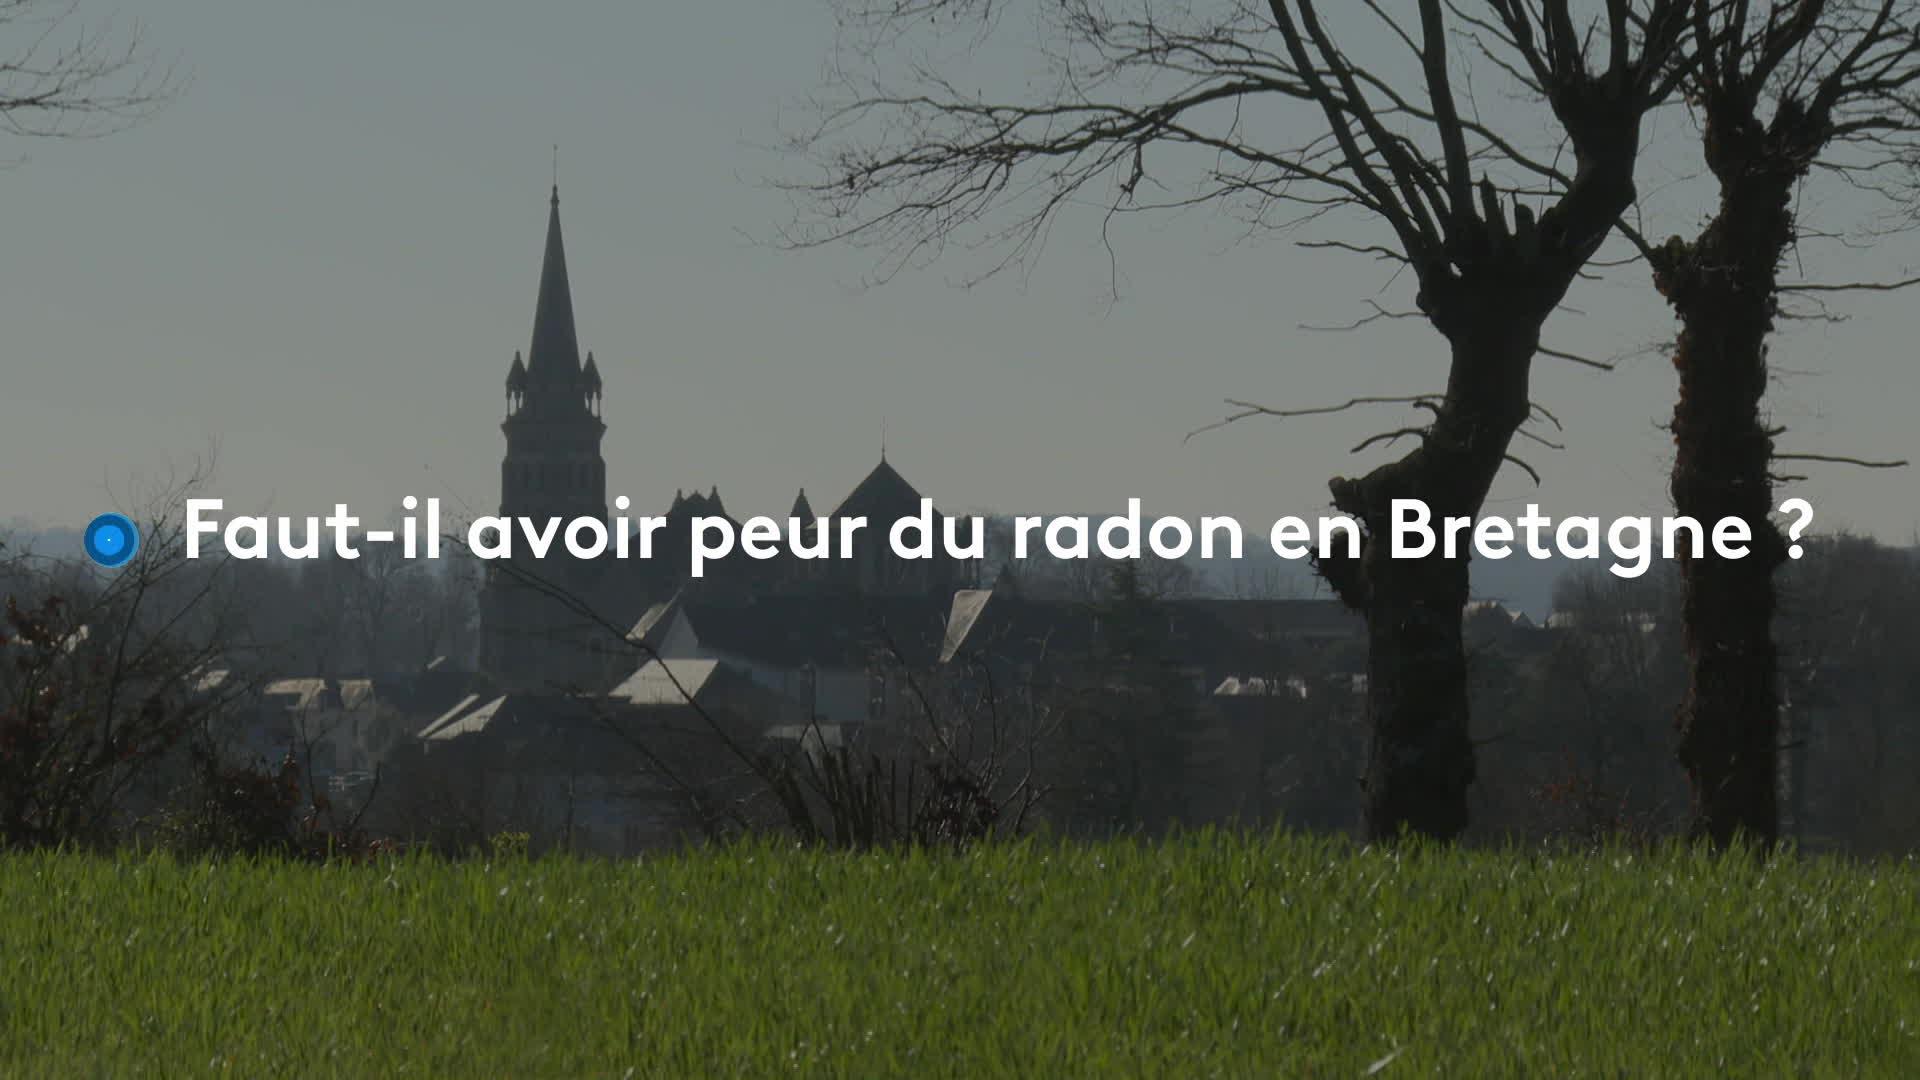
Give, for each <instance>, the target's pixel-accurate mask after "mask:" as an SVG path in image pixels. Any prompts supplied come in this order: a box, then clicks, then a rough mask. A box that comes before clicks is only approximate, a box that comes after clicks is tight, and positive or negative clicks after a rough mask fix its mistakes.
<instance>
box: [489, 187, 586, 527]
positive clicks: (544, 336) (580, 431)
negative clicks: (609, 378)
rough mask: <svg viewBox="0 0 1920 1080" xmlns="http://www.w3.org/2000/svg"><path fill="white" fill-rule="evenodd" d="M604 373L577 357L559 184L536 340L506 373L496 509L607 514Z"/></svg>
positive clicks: (550, 211)
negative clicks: (602, 409) (603, 455)
mask: <svg viewBox="0 0 1920 1080" xmlns="http://www.w3.org/2000/svg"><path fill="white" fill-rule="evenodd" d="M600 379H601V375H600V367H599V365H598V364H596V363H593V362H591V360H589V363H588V364H587V365H585V366H584V367H583V366H582V365H581V363H580V344H579V340H578V338H577V336H576V334H575V331H574V325H573V290H572V288H571V284H570V283H569V282H568V280H567V252H566V246H565V245H564V244H563V243H562V242H561V239H560V189H559V186H558V185H555V187H554V189H553V194H552V196H551V198H550V199H549V200H548V206H547V243H546V250H545V253H544V255H543V257H542V259H541V262H540V292H539V296H538V299H537V300H536V302H535V304H534V309H533V341H532V344H531V346H530V347H529V348H528V349H527V354H526V360H525V362H524V363H523V362H522V361H521V359H520V355H519V354H518V353H515V354H514V358H513V366H512V367H511V368H509V369H508V371H507V419H506V422H505V424H503V425H502V430H504V431H505V432H506V436H507V456H506V460H505V461H503V462H502V463H501V473H500V505H501V512H502V513H504V514H507V515H509V516H513V515H521V514H524V515H528V516H535V517H540V516H547V515H556V516H563V517H569V518H571V517H577V516H590V517H597V518H602V519H604V518H605V517H606V516H607V512H606V504H607V499H606V490H607V489H606V464H605V462H604V460H603V459H602V458H601V456H600V437H601V435H602V434H603V433H604V432H605V431H606V425H605V424H604V423H602V422H601V420H600V415H599V414H600V409H599V405H600V392H601V382H600Z"/></svg>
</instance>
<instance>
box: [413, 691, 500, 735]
mask: <svg viewBox="0 0 1920 1080" xmlns="http://www.w3.org/2000/svg"><path fill="white" fill-rule="evenodd" d="M506 703H507V699H506V698H505V697H504V696H502V697H497V698H493V699H492V700H490V701H486V702H484V703H483V702H482V701H481V699H480V695H478V694H468V695H467V696H466V697H464V698H462V699H460V703H459V704H457V705H455V706H454V707H453V708H451V709H448V710H447V711H446V712H445V713H443V714H441V716H440V717H439V718H438V719H436V720H434V722H433V723H431V724H428V725H427V726H426V727H423V728H421V729H420V735H419V737H420V738H422V739H433V740H438V741H444V740H447V739H452V738H456V737H458V736H461V735H470V734H473V733H475V732H479V731H485V730H486V727H487V724H488V723H489V722H491V721H492V720H493V717H494V714H496V713H498V712H499V711H500V707H501V706H503V705H505V704H506Z"/></svg>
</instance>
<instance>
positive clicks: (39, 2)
mask: <svg viewBox="0 0 1920 1080" xmlns="http://www.w3.org/2000/svg"><path fill="white" fill-rule="evenodd" d="M178 89H179V87H178V84H177V82H176V80H175V78H174V73H173V71H172V70H171V69H169V68H168V67H166V66H165V65H163V64H161V63H159V62H158V61H157V60H156V58H155V57H154V56H153V55H152V54H150V53H149V52H148V51H147V49H146V46H145V40H144V35H143V34H142V32H141V30H140V28H139V27H138V26H137V25H135V26H133V27H131V28H130V29H129V30H128V31H127V32H126V33H124V34H123V33H121V32H120V30H119V28H118V27H116V26H115V25H113V23H111V22H93V23H89V22H87V21H85V20H83V19H80V18H79V17H78V12H77V10H76V4H75V3H73V2H69V0H54V2H48V0H0V132H6V133H8V134H12V135H32V136H53V137H63V138H82V137H89V136H94V135H103V134H106V133H108V132H111V131H117V130H119V129H121V128H124V127H127V126H129V125H131V124H134V123H138V122H139V121H141V120H143V119H145V118H146V117H148V116H149V115H151V114H152V113H153V111H154V110H156V109H158V108H159V107H160V106H162V105H164V104H166V103H167V101H169V100H170V99H171V98H172V97H173V96H174V94H175V93H176V92H177V90H178Z"/></svg>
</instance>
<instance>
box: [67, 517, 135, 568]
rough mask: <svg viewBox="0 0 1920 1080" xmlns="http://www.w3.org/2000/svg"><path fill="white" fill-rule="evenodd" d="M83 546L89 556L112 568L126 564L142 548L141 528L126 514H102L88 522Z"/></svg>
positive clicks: (82, 542)
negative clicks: (128, 518)
mask: <svg viewBox="0 0 1920 1080" xmlns="http://www.w3.org/2000/svg"><path fill="white" fill-rule="evenodd" d="M80 543H81V546H82V547H84V548H86V549H87V558H89V559H92V560H93V561H94V562H96V563H98V564H100V565H101V566H104V567H106V568H108V569H109V570H111V569H112V568H114V567H116V566H125V565H126V563H127V560H129V559H131V558H133V555H134V552H136V551H139V550H140V530H139V529H138V528H137V527H135V525H134V524H133V522H131V521H129V520H127V517H126V515H124V514H101V515H100V516H99V517H97V518H94V519H93V520H92V521H89V522H87V532H86V535H85V536H84V537H83V538H82V539H81V542H80Z"/></svg>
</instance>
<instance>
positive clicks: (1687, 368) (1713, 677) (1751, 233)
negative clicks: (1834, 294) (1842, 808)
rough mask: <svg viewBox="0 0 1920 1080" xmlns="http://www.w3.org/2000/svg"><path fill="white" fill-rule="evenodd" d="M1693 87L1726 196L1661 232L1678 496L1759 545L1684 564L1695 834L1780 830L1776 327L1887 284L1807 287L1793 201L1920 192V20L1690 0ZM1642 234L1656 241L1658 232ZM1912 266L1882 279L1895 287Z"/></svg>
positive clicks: (1819, 6)
mask: <svg viewBox="0 0 1920 1080" xmlns="http://www.w3.org/2000/svg"><path fill="white" fill-rule="evenodd" d="M1688 6H1689V7H1690V8H1691V9H1692V11H1691V19H1690V25H1691V27H1692V35H1693V38H1694V40H1693V43H1692V47H1691V48H1692V52H1693V53H1694V54H1695V55H1696V56H1697V58H1698V59H1697V63H1696V64H1694V65H1693V66H1692V67H1691V68H1690V69H1689V76H1688V81H1687V101H1688V103H1689V106H1690V107H1691V108H1692V109H1693V110H1694V112H1695V113H1696V115H1697V117H1698V119H1699V123H1700V131H1701V144H1702V148H1703V150H1704V154H1705V158H1706V165H1707V168H1708V170H1709V171H1710V172H1711V174H1712V176H1713V178H1714V179H1715V180H1716V181H1717V182H1718V185H1719V206H1718V210H1717V213H1716V214H1715V215H1714V217H1713V218H1712V220H1711V221H1709V222H1708V223H1707V225H1706V227H1705V228H1704V229H1702V230H1701V232H1700V233H1699V234H1698V235H1697V236H1696V237H1695V238H1694V239H1693V240H1692V241H1686V240H1682V239H1681V238H1680V237H1677V236H1676V237H1674V238H1672V239H1670V240H1668V241H1667V242H1666V243H1665V244H1664V245H1663V246H1661V247H1658V248H1653V247H1650V246H1649V247H1646V248H1645V250H1646V252H1647V256H1648V260H1649V262H1651V264H1652V266H1653V268H1654V277H1655V281H1656V283H1657V284H1658V286H1659V288H1660V291H1661V292H1662V293H1663V294H1664V295H1665V296H1666V297H1667V299H1668V301H1669V302H1670V303H1671V304H1672V305H1673V309H1674V311H1675V312H1676V313H1677V314H1678V316H1679V319H1680V336H1679V341H1678V344H1677V347H1676V349H1675V351H1674V357H1673V361H1674V366H1675V367H1676V368H1677V369H1678V370H1679V373H1680V396H1679V401H1678V403H1677V404H1676V405H1675V406H1674V411H1673V439H1674V447H1675V454H1674V463H1673V473H1672V490H1673V501H1674V508H1675V509H1676V510H1678V511H1679V512H1680V513H1681V514H1684V515H1688V516H1691V517H1694V518H1696V519H1698V520H1700V521H1707V522H1712V521H1718V520H1720V519H1722V518H1729V517H1732V518H1739V519H1741V520H1743V521H1745V522H1746V523H1747V526H1748V529H1749V530H1750V531H1751V534H1752V536H1753V543H1752V551H1751V553H1750V554H1748V555H1747V556H1746V557H1745V558H1741V559H1725V558H1721V557H1719V556H1718V555H1717V554H1714V553H1713V552H1711V551H1707V552H1705V553H1703V556H1702V557H1701V558H1697V559H1696V558H1686V557H1684V554H1683V558H1682V561H1681V574H1682V580H1683V586H1684V614H1683V619H1684V622H1685V628H1686V635H1685V636H1686V652H1687V660H1688V666H1689V685H1688V688H1687V692H1686V696H1685V699H1684V701H1683V702H1682V704H1681V706H1680V712H1679V720H1678V726H1679V729H1680V745H1679V759H1680V763H1681V765H1682V766H1683V767H1684V768H1685V769H1686V772H1687V776H1688V778H1689V780H1690V781H1691V783H1692V787H1693V799H1694V807H1693V824H1692V829H1693V831H1694V832H1695V833H1696V834H1699V835H1702V836H1705V837H1708V838H1711V839H1712V840H1713V841H1714V842H1715V843H1717V844H1727V843H1729V842H1731V841H1732V840H1733V839H1734V837H1735V835H1736V834H1741V833H1745V834H1747V836H1748V837H1749V839H1751V840H1753V841H1756V842H1758V843H1760V844H1763V845H1765V844H1771V843H1772V842H1773V841H1774V839H1775V837H1776V834H1777V832H1778V828H1779V824H1778V809H1777V807H1776V805H1775V803H1776V793H1775V777H1776V774H1777V754H1778V746H1777V743H1778V740H1779V730H1778V729H1779V719H1778V710H1779V706H1780V699H1779V692H1778V686H1777V680H1778V657H1777V653H1776V648H1775V643H1774V639H1773V631H1772V622H1773V614H1774V605H1775V598H1774V570H1775V569H1776V568H1777V567H1778V566H1779V565H1780V564H1781V563H1782V562H1783V561H1784V560H1785V559H1786V557H1787V545H1786V541H1785V539H1784V538H1783V537H1782V536H1781V534H1780V531H1779V529H1778V528H1776V527H1775V526H1774V525H1773V523H1772V522H1771V521H1770V520H1769V518H1768V515H1769V514H1770V513H1771V512H1772V509H1773V480H1774V476H1773V472H1772V470H1773V468H1774V463H1775V462H1776V461H1780V460H1794V459H1799V460H1833V461H1853V462H1854V463H1856V464H1898V463H1870V462H1862V461H1858V460H1857V459H1846V458H1834V457H1825V458H1823V457H1822V456H1821V455H1793V454H1782V453H1779V452H1777V451H1776V450H1775V448H1774V441H1773V440H1774V437H1775V436H1776V435H1778V434H1780V433H1781V431H1782V430H1783V429H1780V428H1776V427H1774V426H1772V423H1771V421H1770V420H1769V419H1768V418H1767V417H1766V415H1765V414H1764V412H1763V408H1762V399H1763V397H1764V395H1765V393H1766V388H1767V379H1768V369H1767V339H1768V337H1769V335H1770V334H1771V333H1772V331H1773V327H1774V319H1775V316H1776V315H1777V314H1779V312H1780V301H1781V299H1782V297H1783V295H1787V294H1791V293H1793V292H1795V291H1801V292H1830V291H1834V290H1836V289H1846V288H1865V287H1874V286H1871V285H1868V284H1866V283H1862V284H1860V285H1857V286H1847V285H1824V284H1809V283H1801V284H1792V283H1783V282H1782V281H1781V280H1780V268H1781V264H1782V261H1783V260H1784V259H1785V257H1786V256H1787V254H1788V252H1789V251H1790V250H1792V249H1793V248H1794V247H1795V246H1796V245H1797V244H1798V243H1799V241H1800V240H1801V238H1802V236H1803V234H1804V230H1803V228H1802V226H1801V225H1800V224H1799V223H1798V222H1797V221H1796V219H1795V216H1794V202H1795V198H1796V195H1797V193H1798V192H1799V191H1800V189H1801V187H1802V184H1803V182H1804V181H1805V180H1806V179H1807V178H1808V176H1809V174H1810V173H1812V172H1813V171H1815V170H1821V171H1824V172H1826V173H1828V174H1831V175H1833V176H1836V177H1838V178H1839V179H1840V180H1841V181H1843V182H1844V183H1846V184H1847V185H1849V186H1851V187H1852V188H1854V189H1857V190H1859V191H1861V192H1864V193H1866V194H1868V195H1872V196H1882V197H1884V196H1892V197H1894V198H1895V200H1896V201H1897V202H1899V203H1903V204H1907V205H1910V198H1909V196H1910V194H1911V190H1910V188H1908V187H1907V186H1906V185H1905V183H1904V181H1906V180H1908V179H1909V178H1910V177H1911V169H1912V167H1913V166H1914V164H1915V163H1916V160H1917V159H1916V153H1915V152H1916V150H1920V109H1917V108H1916V105H1917V104H1920V98H1916V97H1915V94H1914V90H1915V86H1916V83H1917V82H1920V17H1917V13H1916V11H1915V5H1914V4H1912V3H1911V2H1903V0H1791V2H1776V3H1769V4H1749V3H1746V2H1742V0H1693V2H1692V3H1690V4H1689V5H1688ZM1643 246H1644V245H1643ZM1899 284H1901V283H1898V282H1885V283H1880V285H1879V286H1878V287H1882V288H1884V287H1892V286H1896V285H1899Z"/></svg>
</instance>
